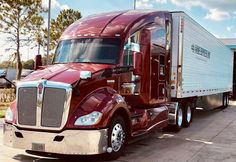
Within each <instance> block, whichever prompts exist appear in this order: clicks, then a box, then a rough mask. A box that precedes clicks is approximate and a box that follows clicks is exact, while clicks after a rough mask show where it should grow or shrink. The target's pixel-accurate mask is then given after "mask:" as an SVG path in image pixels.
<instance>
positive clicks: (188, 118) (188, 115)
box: [187, 106, 192, 123]
mask: <svg viewBox="0 0 236 162" xmlns="http://www.w3.org/2000/svg"><path fill="white" fill-rule="evenodd" d="M191 117H192V111H191V107H190V106H188V107H187V122H188V123H189V122H190V121H191Z"/></svg>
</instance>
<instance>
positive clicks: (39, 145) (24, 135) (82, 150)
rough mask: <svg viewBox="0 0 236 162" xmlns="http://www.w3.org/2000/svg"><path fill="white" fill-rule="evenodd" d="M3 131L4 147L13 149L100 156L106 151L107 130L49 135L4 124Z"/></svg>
mask: <svg viewBox="0 0 236 162" xmlns="http://www.w3.org/2000/svg"><path fill="white" fill-rule="evenodd" d="M3 129H4V130H3V131H4V135H3V143H4V145H6V146H10V147H13V148H20V149H25V150H32V151H38V152H45V153H56V154H67V155H73V154H77V155H92V154H101V153H105V152H106V150H107V131H108V130H107V129H100V130H65V131H63V132H61V133H49V132H37V131H26V130H19V129H17V128H16V127H15V126H13V125H11V124H6V123H5V124H4V126H3Z"/></svg>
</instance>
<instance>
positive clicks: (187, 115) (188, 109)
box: [183, 102, 193, 127]
mask: <svg viewBox="0 0 236 162" xmlns="http://www.w3.org/2000/svg"><path fill="white" fill-rule="evenodd" d="M192 118H193V108H192V104H191V103H189V102H188V103H187V104H186V105H185V107H184V110H183V127H189V125H190V124H191V122H192Z"/></svg>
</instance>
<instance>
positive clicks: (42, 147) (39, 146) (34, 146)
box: [32, 143, 45, 151]
mask: <svg viewBox="0 0 236 162" xmlns="http://www.w3.org/2000/svg"><path fill="white" fill-rule="evenodd" d="M32 150H33V151H45V144H42V143H32Z"/></svg>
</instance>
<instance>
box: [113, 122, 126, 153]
mask: <svg viewBox="0 0 236 162" xmlns="http://www.w3.org/2000/svg"><path fill="white" fill-rule="evenodd" d="M124 140H125V132H124V130H123V127H122V125H121V124H119V123H117V124H116V125H115V126H114V127H113V129H112V132H111V147H112V150H113V151H115V152H117V151H119V150H120V148H121V147H122V145H123V143H124Z"/></svg>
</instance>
